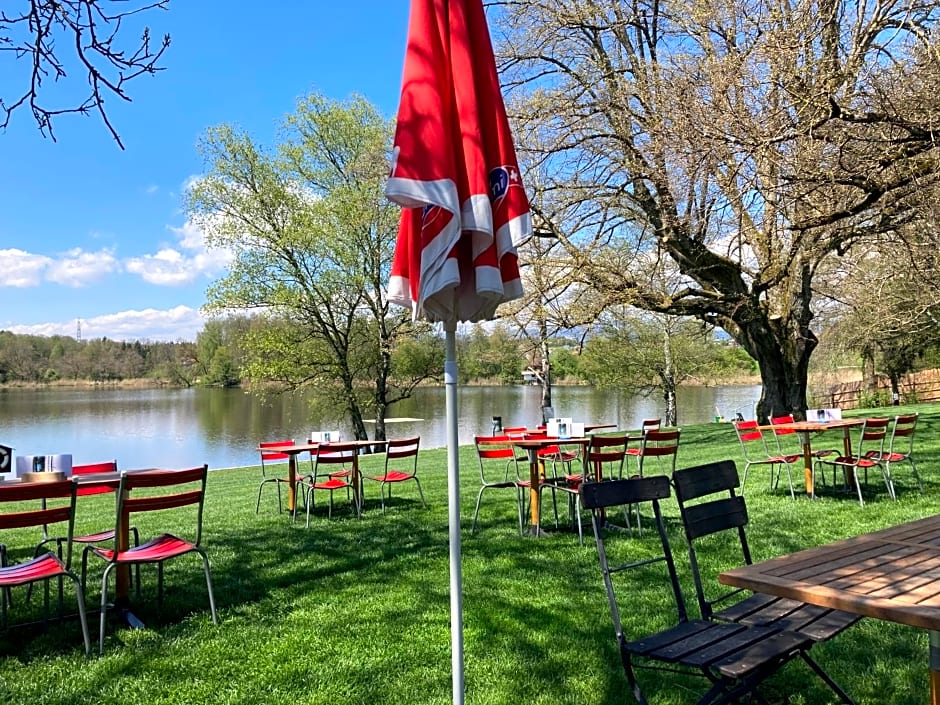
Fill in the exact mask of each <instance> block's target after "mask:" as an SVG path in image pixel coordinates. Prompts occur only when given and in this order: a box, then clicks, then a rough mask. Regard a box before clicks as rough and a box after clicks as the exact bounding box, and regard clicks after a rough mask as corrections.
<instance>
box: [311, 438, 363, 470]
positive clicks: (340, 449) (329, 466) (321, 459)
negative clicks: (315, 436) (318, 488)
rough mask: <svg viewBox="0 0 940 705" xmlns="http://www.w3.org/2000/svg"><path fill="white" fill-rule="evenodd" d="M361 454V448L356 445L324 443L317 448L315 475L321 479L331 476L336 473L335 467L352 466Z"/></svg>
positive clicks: (314, 459)
mask: <svg viewBox="0 0 940 705" xmlns="http://www.w3.org/2000/svg"><path fill="white" fill-rule="evenodd" d="M358 452H359V446H357V445H356V444H355V443H324V444H321V445H320V447H319V448H317V453H316V455H315V456H314V457H313V475H314V477H315V478H319V477H321V476H322V475H324V474H326V475H329V474H330V473H331V472H335V468H334V467H333V466H336V465H348V464H352V462H353V460H354V459H355V457H356V454H357V453H358Z"/></svg>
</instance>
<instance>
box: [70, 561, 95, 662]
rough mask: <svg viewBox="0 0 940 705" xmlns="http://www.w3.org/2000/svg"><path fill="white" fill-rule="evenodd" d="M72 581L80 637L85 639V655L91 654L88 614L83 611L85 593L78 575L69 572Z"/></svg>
mask: <svg viewBox="0 0 940 705" xmlns="http://www.w3.org/2000/svg"><path fill="white" fill-rule="evenodd" d="M69 577H70V578H71V579H72V582H74V583H75V595H76V596H77V598H78V619H79V621H81V623H82V639H84V641H85V655H86V656H91V635H90V634H89V633H88V615H87V614H86V613H85V593H84V591H83V590H82V583H81V581H80V580H79V579H78V576H77V575H75V574H74V573H69Z"/></svg>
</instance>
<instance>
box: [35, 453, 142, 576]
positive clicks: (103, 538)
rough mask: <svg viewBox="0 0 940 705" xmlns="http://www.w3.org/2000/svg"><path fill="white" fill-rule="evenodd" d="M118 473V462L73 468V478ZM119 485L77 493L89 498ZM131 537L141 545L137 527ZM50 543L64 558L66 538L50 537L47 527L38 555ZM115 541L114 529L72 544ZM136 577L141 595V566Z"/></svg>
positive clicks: (97, 486)
mask: <svg viewBox="0 0 940 705" xmlns="http://www.w3.org/2000/svg"><path fill="white" fill-rule="evenodd" d="M117 471H118V464H117V460H105V461H102V462H99V463H82V464H80V465H73V466H72V476H73V477H75V476H80V475H86V476H87V475H98V474H101V473H116V472H117ZM116 490H117V484H113V485H111V484H101V485H90V486H85V487H79V488H78V491H77V492H76V493H75V494H76V496H78V497H87V496H90V495H96V494H108V493H110V492H116ZM129 530H130V532H131V535H132V536H133V537H134V545H135V546H139V545H140V532H139V531H138V529H137V527H136V526H131V527H130V529H129ZM49 541H55V542H56V552H57V553H58V555H59V558H61V557H62V545H63V544H64V543H65V541H66V538H65V537H64V536H49V534H48V532H47V531H46V527H43V539H42V541H40V542H39V545H37V546H36V555H39V553H40V552H41V550H42V547H43V546H44V545H45V544H46V543H48V542H49ZM111 541H114V529H113V528H111V529H105V530H103V531H98V532H95V533H93V534H82V535H81V536H73V537H72V543H80V544H83V545H87V544H105V543H108V542H111ZM134 572H135V575H134V579H135V580H136V585H137V593H138V594H140V566H139V565H138V566H135V571H134Z"/></svg>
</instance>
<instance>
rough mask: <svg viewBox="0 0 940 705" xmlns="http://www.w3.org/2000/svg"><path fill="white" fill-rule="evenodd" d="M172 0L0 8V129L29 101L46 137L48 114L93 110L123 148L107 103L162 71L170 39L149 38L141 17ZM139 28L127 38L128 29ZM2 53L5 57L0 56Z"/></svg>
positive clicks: (80, 0)
mask: <svg viewBox="0 0 940 705" xmlns="http://www.w3.org/2000/svg"><path fill="white" fill-rule="evenodd" d="M168 6H169V0H29V2H26V1H24V0H14V1H13V2H12V3H10V2H7V3H5V4H4V7H3V8H2V9H0V65H2V66H5V67H6V68H5V69H4V81H5V82H6V83H7V86H6V87H5V88H4V89H3V90H2V91H0V129H4V128H6V127H7V126H8V125H9V124H10V120H11V119H12V117H13V113H14V112H16V111H17V110H19V109H20V108H27V109H28V110H29V111H30V112H31V113H32V115H33V119H34V120H35V121H36V125H37V126H38V127H39V131H40V132H41V133H42V135H43V136H44V137H49V138H51V139H52V140H55V131H54V129H53V120H54V119H55V118H57V117H59V116H61V115H66V114H69V113H79V114H81V115H87V114H89V113H95V114H97V115H98V117H99V118H100V119H101V121H102V122H103V123H104V124H105V126H106V127H107V129H108V131H109V132H110V133H111V136H112V137H114V140H115V141H116V142H117V143H118V146H120V147H121V149H123V148H124V145H123V144H122V143H121V138H120V136H119V135H118V132H117V129H116V128H115V127H114V125H113V124H112V123H111V120H110V119H109V117H108V114H107V112H106V111H105V103H106V102H107V100H108V99H110V98H119V99H121V100H124V101H128V102H129V101H130V100H131V98H130V95H129V94H128V92H127V85H128V83H130V82H131V81H133V80H134V79H135V78H138V77H140V76H143V75H152V74H155V73H156V72H158V71H162V70H163V69H162V67H160V66H158V62H159V61H160V59H161V58H162V57H163V54H164V52H165V51H166V50H167V48H168V47H169V46H170V36H169V35H168V34H167V35H164V37H163V39H162V40H161V41H159V42H156V43H154V45H152V44H151V36H150V29H149V28H148V27H139V26H138V25H139V21H138V20H139V17H140V16H142V15H144V14H146V13H148V12H151V11H153V10H165V9H167V7H168ZM134 31H139V34H137V35H135V36H136V40H134V41H129V40H128V34H129V32H134ZM3 59H6V61H3Z"/></svg>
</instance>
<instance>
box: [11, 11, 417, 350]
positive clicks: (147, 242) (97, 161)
mask: <svg viewBox="0 0 940 705" xmlns="http://www.w3.org/2000/svg"><path fill="white" fill-rule="evenodd" d="M408 6H409V3H408V0H356V2H335V3H333V2H322V0H302V1H301V0H298V1H296V2H286V3H271V4H270V5H267V4H265V3H257V2H246V1H244V0H226V1H225V2H223V1H222V0H195V1H194V0H172V2H171V3H170V9H169V11H167V12H151V13H149V14H148V15H147V17H146V23H147V24H149V25H150V27H151V31H152V33H153V34H154V35H155V36H157V37H160V36H162V35H163V34H165V33H169V34H170V36H171V38H172V44H171V46H170V48H169V50H168V53H167V55H166V56H165V59H164V61H163V62H162V64H163V65H165V66H166V67H167V70H166V71H163V72H161V73H160V74H158V75H157V76H156V77H149V76H145V77H141V78H139V79H137V80H136V81H134V82H132V83H131V84H130V85H129V92H130V94H131V97H132V98H133V102H132V103H130V104H126V105H124V104H119V102H118V101H117V100H116V99H111V100H110V101H109V102H108V104H107V107H108V112H109V117H110V119H111V121H112V123H113V124H114V125H115V127H116V128H117V130H118V132H119V134H120V136H121V139H122V141H123V142H124V145H125V148H126V149H125V151H121V150H120V148H119V147H118V146H117V145H116V143H115V142H114V140H113V139H112V138H111V136H110V134H109V133H108V131H107V129H106V128H105V126H104V125H103V124H102V123H101V121H100V120H99V119H98V118H96V117H93V116H89V117H83V116H63V117H61V118H59V119H58V120H57V121H56V122H55V123H54V127H55V132H56V137H57V140H58V141H57V142H53V141H52V140H50V139H44V138H42V136H41V135H40V134H39V131H38V129H37V127H36V125H35V122H33V120H32V116H31V115H30V114H29V113H28V112H27V111H24V110H21V111H19V112H17V113H15V114H14V117H13V120H12V122H11V125H10V126H9V127H8V128H7V130H6V131H5V132H0V330H10V331H13V332H15V333H29V334H36V335H54V334H64V335H72V336H74V335H75V334H76V331H77V322H78V321H79V320H80V321H81V332H82V337H83V338H85V339H90V338H100V337H108V338H112V339H116V340H136V339H140V340H195V337H196V334H197V333H198V331H199V330H200V329H201V327H202V325H203V319H202V317H201V315H200V313H199V308H200V306H201V305H202V304H203V303H204V301H205V291H206V288H207V286H208V285H209V284H210V283H211V282H212V281H214V280H215V279H217V278H218V277H219V276H220V274H221V273H222V272H224V268H225V257H224V255H223V254H222V253H218V252H213V251H206V250H205V248H204V247H203V244H202V236H201V233H200V232H199V231H198V230H197V229H195V228H193V227H192V225H191V224H190V223H188V222H187V219H186V214H185V213H184V212H183V199H182V193H183V191H184V189H185V186H186V184H187V183H188V182H189V181H190V180H191V179H193V178H198V177H199V175H200V174H201V173H202V168H203V165H202V162H201V160H200V157H199V155H198V153H197V151H196V143H197V140H198V139H199V137H200V135H202V134H203V132H204V131H205V129H206V128H207V127H210V126H213V125H218V124H221V123H229V124H232V125H235V126H237V127H239V128H241V129H244V130H246V131H247V132H248V133H249V134H251V136H252V137H253V138H254V139H255V140H256V141H258V142H260V143H263V144H267V145H270V144H274V143H275V142H276V139H277V134H276V128H277V124H278V122H279V121H280V120H281V118H283V116H284V115H285V114H287V113H289V112H291V111H292V110H293V109H294V106H295V104H296V101H297V99H298V98H300V97H301V96H304V95H306V94H308V93H310V92H311V91H319V92H321V93H323V94H324V95H326V96H327V97H329V98H332V99H337V100H342V99H345V98H347V97H348V96H350V95H352V94H359V95H362V96H364V97H365V98H367V99H368V100H369V101H371V102H372V103H373V104H375V105H376V106H377V107H378V109H379V110H380V111H381V112H382V113H383V114H384V115H386V116H388V117H392V116H393V115H394V114H395V112H396V110H397V107H398V94H399V91H400V87H401V70H402V62H403V58H404V50H405V41H406V34H407V26H408ZM132 34H133V33H132ZM4 62H5V63H2V64H0V65H2V66H3V70H2V72H0V73H2V75H3V78H2V79H0V95H5V96H6V95H8V94H12V92H13V91H12V90H11V80H17V81H24V80H26V76H27V74H26V73H25V72H24V70H23V68H24V67H17V71H16V74H15V76H13V77H12V78H11V74H13V70H12V67H11V64H10V63H9V60H7V59H4ZM76 75H77V73H76ZM72 80H75V79H72ZM79 80H80V79H79ZM16 87H17V88H19V85H17V86H16Z"/></svg>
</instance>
